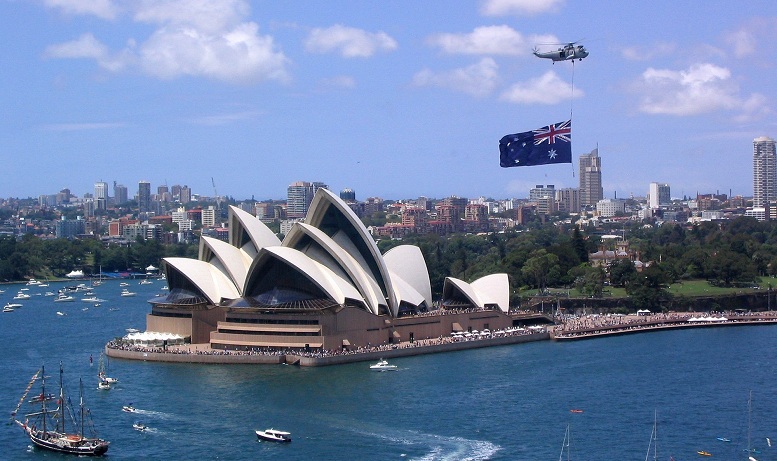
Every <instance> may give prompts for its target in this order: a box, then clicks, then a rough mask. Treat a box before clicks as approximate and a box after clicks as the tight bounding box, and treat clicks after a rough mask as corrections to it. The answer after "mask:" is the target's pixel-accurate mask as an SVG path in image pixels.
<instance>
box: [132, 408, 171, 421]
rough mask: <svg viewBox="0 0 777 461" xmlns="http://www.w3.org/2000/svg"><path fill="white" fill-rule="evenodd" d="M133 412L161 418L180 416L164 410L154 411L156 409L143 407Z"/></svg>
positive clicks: (167, 418) (169, 418) (168, 418)
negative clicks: (144, 408)
mask: <svg viewBox="0 0 777 461" xmlns="http://www.w3.org/2000/svg"><path fill="white" fill-rule="evenodd" d="M133 413H136V414H138V415H144V416H151V417H154V418H159V419H166V420H173V419H178V417H177V416H176V415H174V414H172V413H165V412H162V411H154V410H143V409H141V408H135V411H134V412H133Z"/></svg>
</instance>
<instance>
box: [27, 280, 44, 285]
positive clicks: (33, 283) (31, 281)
mask: <svg viewBox="0 0 777 461" xmlns="http://www.w3.org/2000/svg"><path fill="white" fill-rule="evenodd" d="M41 283H42V282H40V281H38V280H35V279H30V280H28V281H27V285H40V284H41Z"/></svg>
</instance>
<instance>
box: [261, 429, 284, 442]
mask: <svg viewBox="0 0 777 461" xmlns="http://www.w3.org/2000/svg"><path fill="white" fill-rule="evenodd" d="M254 432H256V436H257V437H259V439H260V440H266V441H268V442H280V443H288V442H291V433H290V432H286V431H279V430H276V429H265V430H263V431H254Z"/></svg>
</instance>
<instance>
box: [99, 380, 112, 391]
mask: <svg viewBox="0 0 777 461" xmlns="http://www.w3.org/2000/svg"><path fill="white" fill-rule="evenodd" d="M97 389H99V390H101V391H109V390H111V383H109V382H107V381H105V380H104V379H101V380H99V381H97Z"/></svg>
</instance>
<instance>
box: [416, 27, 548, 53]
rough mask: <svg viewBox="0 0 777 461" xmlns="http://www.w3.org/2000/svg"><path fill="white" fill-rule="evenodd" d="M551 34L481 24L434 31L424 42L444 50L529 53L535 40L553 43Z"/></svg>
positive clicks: (535, 43) (449, 51) (450, 51)
mask: <svg viewBox="0 0 777 461" xmlns="http://www.w3.org/2000/svg"><path fill="white" fill-rule="evenodd" d="M557 42H558V39H557V38H556V37H555V36H553V35H530V36H528V37H524V36H523V34H521V33H520V32H518V31H516V30H515V29H513V28H511V27H509V26H505V25H502V26H483V27H477V28H475V29H474V30H473V31H472V33H469V34H436V35H433V36H431V37H429V38H428V39H427V43H429V44H430V45H432V46H437V47H439V48H440V49H441V50H442V51H443V52H445V53H448V54H491V55H508V56H521V55H530V54H531V50H532V48H533V47H534V46H535V45H537V44H538V43H557Z"/></svg>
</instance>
